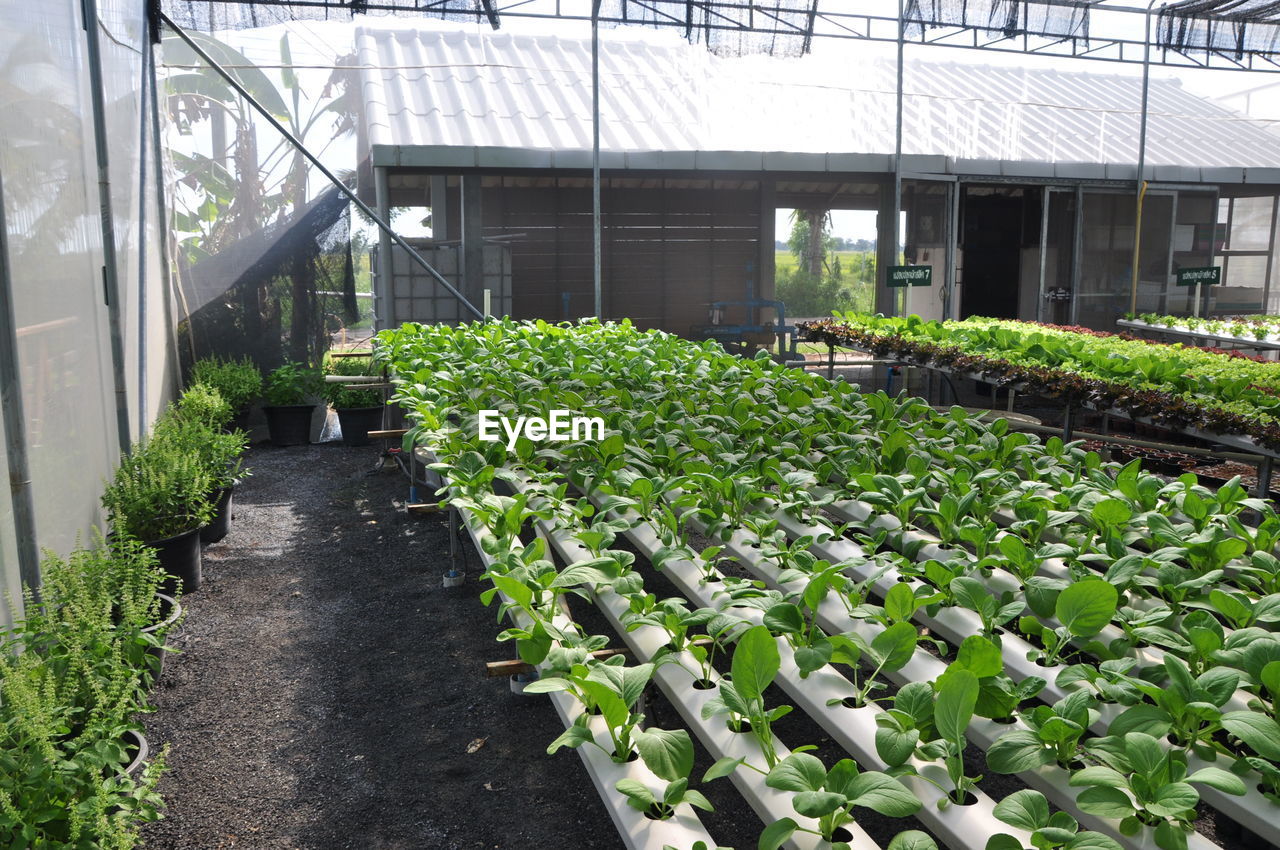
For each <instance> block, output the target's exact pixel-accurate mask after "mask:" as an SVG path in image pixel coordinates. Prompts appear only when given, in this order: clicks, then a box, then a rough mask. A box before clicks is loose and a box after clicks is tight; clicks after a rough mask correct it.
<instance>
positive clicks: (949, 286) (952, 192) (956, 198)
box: [938, 183, 960, 398]
mask: <svg viewBox="0 0 1280 850" xmlns="http://www.w3.org/2000/svg"><path fill="white" fill-rule="evenodd" d="M959 241H960V184H959V183H949V184H947V248H946V258H947V260H946V262H947V270H946V283H945V286H946V290H945V291H944V292H943V298H942V319H943V321H946V320H948V319H954V318H955V312H954V310H955V297H956V243H957V242H959ZM938 397H939V398H941V397H942V386H941V385H939V386H938Z"/></svg>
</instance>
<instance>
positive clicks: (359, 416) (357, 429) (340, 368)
mask: <svg viewBox="0 0 1280 850" xmlns="http://www.w3.org/2000/svg"><path fill="white" fill-rule="evenodd" d="M325 371H326V372H327V373H328V374H329V375H331V376H341V377H348V378H362V377H369V376H372V375H375V374H376V371H375V367H374V365H373V360H372V359H371V358H368V357H333V358H330V360H329V362H328V364H327V365H326V367H325ZM343 384H344V382H337V381H326V382H325V385H324V395H325V399H326V400H327V401H328V402H329V406H330V407H332V408H333V409H334V410H336V411H338V424H339V426H340V427H341V428H342V444H343V445H346V446H367V445H369V443H370V442H371V441H370V439H369V432H370V431H373V430H376V429H378V428H380V427H381V426H382V408H383V404H382V393H381V392H380V391H378V390H372V389H363V388H359V389H349V388H347V387H346V386H344V385H343Z"/></svg>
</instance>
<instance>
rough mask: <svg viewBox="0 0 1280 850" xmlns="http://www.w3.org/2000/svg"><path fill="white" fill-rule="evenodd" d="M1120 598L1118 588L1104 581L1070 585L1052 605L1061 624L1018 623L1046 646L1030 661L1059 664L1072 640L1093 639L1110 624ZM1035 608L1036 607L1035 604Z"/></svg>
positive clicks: (1024, 620)
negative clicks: (1051, 626) (1049, 625)
mask: <svg viewBox="0 0 1280 850" xmlns="http://www.w3.org/2000/svg"><path fill="white" fill-rule="evenodd" d="M1119 598H1120V594H1119V593H1118V592H1117V591H1116V589H1115V587H1114V586H1113V585H1111V584H1110V583H1109V582H1107V581H1105V580H1103V579H1098V578H1095V579H1085V580H1084V581H1078V582H1075V583H1073V584H1071V585H1068V586H1067V587H1066V588H1064V589H1063V590H1061V591H1060V592H1059V593H1058V595H1057V598H1056V600H1055V601H1054V604H1053V614H1054V616H1055V617H1056V618H1057V619H1058V622H1060V623H1061V624H1062V625H1060V626H1057V627H1056V628H1048V627H1047V626H1043V625H1041V624H1040V622H1039V621H1038V620H1036V619H1035V618H1034V617H1023V618H1022V619H1021V620H1020V621H1019V626H1020V627H1021V628H1022V629H1023V631H1024V632H1027V633H1028V634H1031V635H1034V636H1035V637H1038V638H1039V639H1040V641H1041V643H1042V644H1043V645H1044V651H1043V652H1037V651H1035V650H1032V651H1031V652H1030V653H1028V660H1031V661H1037V660H1038V661H1040V662H1041V663H1042V664H1044V665H1045V666H1052V665H1053V664H1055V663H1057V661H1058V659H1059V658H1060V657H1061V655H1062V653H1063V651H1064V650H1065V649H1066V648H1067V647H1068V646H1069V645H1070V643H1071V641H1072V640H1073V639H1078V638H1089V637H1093V636H1094V635H1096V634H1098V633H1099V632H1101V631H1102V630H1103V628H1105V627H1106V626H1107V624H1109V623H1110V622H1111V618H1112V617H1114V616H1115V613H1116V604H1117V603H1118V601H1119ZM1032 607H1033V608H1035V607H1036V605H1035V604H1034V601H1033V602H1032Z"/></svg>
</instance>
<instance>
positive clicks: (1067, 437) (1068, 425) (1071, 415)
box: [1062, 403, 1075, 443]
mask: <svg viewBox="0 0 1280 850" xmlns="http://www.w3.org/2000/svg"><path fill="white" fill-rule="evenodd" d="M1074 420H1075V408H1073V407H1072V406H1071V404H1070V403H1068V404H1067V407H1066V410H1065V411H1064V412H1063V414H1062V442H1064V443H1069V442H1071V432H1072V429H1073V428H1074V425H1075V421H1074Z"/></svg>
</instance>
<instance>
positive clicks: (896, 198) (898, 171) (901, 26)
mask: <svg viewBox="0 0 1280 850" xmlns="http://www.w3.org/2000/svg"><path fill="white" fill-rule="evenodd" d="M904 15H905V11H904V10H903V0H898V87H897V104H896V109H897V113H896V115H897V117H896V118H895V120H894V136H895V138H894V144H893V215H892V221H891V223H890V225H889V234H890V237H891V238H890V240H889V250H890V252H891V256H892V257H893V261H892V265H897V264H898V242H899V241H900V234H899V233H898V220H899V218H900V217H901V212H900V211H901V209H902V78H903V52H904V36H905V23H904V21H903V16H904ZM880 273H881V274H883V275H885V276H886V277H885V280H886V281H887V280H888V274H889V270H888V269H887V268H886V269H882V270H881V272H880ZM897 300H898V299H897V298H896V297H895V298H894V301H895V302H896V301H897ZM895 312H897V313H899V314H900V315H905V314H906V312H907V290H906V288H905V287H904V288H903V290H902V307H901V309H898V310H895Z"/></svg>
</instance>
